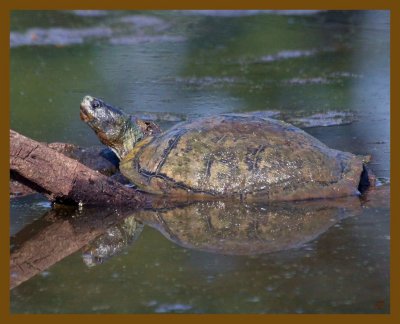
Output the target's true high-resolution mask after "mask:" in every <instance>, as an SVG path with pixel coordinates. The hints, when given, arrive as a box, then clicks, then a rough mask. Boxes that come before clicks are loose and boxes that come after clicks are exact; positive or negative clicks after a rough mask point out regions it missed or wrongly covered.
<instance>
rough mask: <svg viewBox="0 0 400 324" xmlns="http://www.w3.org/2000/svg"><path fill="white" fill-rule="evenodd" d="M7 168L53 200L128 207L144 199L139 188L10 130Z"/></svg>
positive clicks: (141, 202) (28, 185) (138, 204)
mask: <svg viewBox="0 0 400 324" xmlns="http://www.w3.org/2000/svg"><path fill="white" fill-rule="evenodd" d="M10 171H11V172H12V173H13V174H14V175H15V176H16V177H18V179H19V182H22V183H23V184H24V185H25V186H27V187H29V188H31V189H33V190H34V191H37V192H40V193H44V194H45V195H47V196H48V197H49V199H50V200H52V201H60V202H72V203H80V204H86V205H130V206H131V207H138V206H141V205H142V204H143V203H144V201H145V198H144V196H143V195H142V194H141V193H140V192H138V191H135V190H133V189H132V188H128V187H126V186H124V185H122V184H120V183H119V182H117V181H114V180H113V179H111V178H109V177H107V176H105V175H103V174H101V173H99V172H97V171H95V170H92V169H90V168H88V167H87V166H85V165H83V164H82V163H80V162H78V161H76V160H74V159H72V158H69V157H67V156H65V155H64V154H62V153H59V152H57V151H56V150H54V149H52V148H50V147H49V146H47V145H45V144H42V143H39V142H36V141H34V140H32V139H30V138H27V137H25V136H23V135H21V134H18V133H17V132H15V131H13V130H11V131H10Z"/></svg>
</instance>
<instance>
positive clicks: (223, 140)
mask: <svg viewBox="0 0 400 324" xmlns="http://www.w3.org/2000/svg"><path fill="white" fill-rule="evenodd" d="M120 169H121V172H122V173H123V174H124V175H125V176H126V177H128V178H129V179H130V180H131V181H132V182H133V183H135V184H136V185H137V186H138V187H139V188H141V189H143V190H144V191H147V192H150V193H156V194H168V195H190V196H196V195H197V196H206V197H211V196H217V197H221V196H239V197H240V198H244V199H250V198H252V197H257V198H258V197H262V198H263V199H267V200H301V199H310V198H327V197H339V196H345V195H352V194H357V193H358V190H357V187H358V184H359V181H360V175H361V173H362V171H363V162H362V159H361V158H360V157H358V156H356V155H353V154H351V153H346V152H341V151H338V150H334V149H330V148H328V147H327V146H326V145H325V144H323V143H322V142H320V141H319V140H317V139H316V138H314V137H312V136H311V135H309V134H307V133H305V132H304V131H302V130H300V129H299V128H297V127H294V126H293V125H290V124H287V123H284V122H281V121H278V120H274V119H269V118H261V117H257V116H251V115H250V116H249V115H244V114H227V115H220V116H213V117H205V118H200V119H197V120H195V121H192V122H185V123H180V124H177V125H176V126H174V127H173V128H171V129H169V130H168V131H166V132H164V133H161V134H158V135H155V136H152V137H151V136H150V137H147V138H145V139H144V140H142V141H141V142H139V143H138V144H137V145H136V146H135V148H134V149H133V150H132V151H131V152H130V153H129V154H128V155H127V156H126V157H125V158H124V159H123V160H122V161H121V163H120Z"/></svg>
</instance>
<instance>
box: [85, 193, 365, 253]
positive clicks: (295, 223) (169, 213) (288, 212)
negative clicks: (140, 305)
mask: <svg viewBox="0 0 400 324" xmlns="http://www.w3.org/2000/svg"><path fill="white" fill-rule="evenodd" d="M360 210H361V204H360V200H359V198H358V197H354V196H353V197H345V198H339V199H335V200H326V201H324V203H323V204H321V201H298V202H290V203H287V202H276V203H271V204H268V205H263V204H259V203H251V204H244V203H240V202H238V201H237V202H234V201H229V202H227V201H208V202H206V201H200V202H194V203H192V204H189V205H186V206H182V207H176V208H168V207H166V208H162V207H160V208H157V209H151V210H141V211H137V212H135V213H134V214H133V215H132V216H130V217H128V218H127V220H129V222H131V223H133V217H134V218H135V219H136V220H137V221H139V222H140V223H143V224H146V225H149V226H151V227H153V228H155V229H157V230H158V231H160V232H161V233H162V234H163V235H164V236H165V237H166V238H168V239H169V240H171V241H172V242H174V243H176V244H178V245H180V246H182V247H186V248H190V249H197V250H202V251H207V252H213V253H219V254H238V255H248V254H261V253H268V252H274V251H280V250H286V249H290V248H296V247H300V246H302V245H303V244H305V243H307V242H309V241H311V240H313V239H315V238H316V237H318V236H319V235H320V234H322V233H324V232H325V231H326V230H328V228H330V227H331V226H332V225H334V224H336V223H337V222H338V221H340V220H341V219H343V218H344V217H348V216H352V215H355V214H358V213H359V212H360ZM121 229H124V230H129V231H130V232H129V233H127V234H126V235H122V236H130V235H132V234H131V233H132V231H131V229H130V228H129V227H126V226H121V227H119V229H118V231H121ZM113 231H115V230H113ZM135 235H136V234H135ZM99 242H100V245H101V249H100V248H99V247H95V246H96V244H99ZM129 242H130V243H131V242H132V241H127V240H125V241H123V244H130V243H129ZM117 243H118V244H117V245H118V249H122V248H123V246H122V245H121V243H122V241H121V240H118V242H117ZM104 244H110V247H106V246H104ZM91 246H92V251H99V250H101V251H106V252H107V253H109V252H108V251H110V253H113V251H115V250H116V249H115V241H114V240H110V239H109V234H106V236H105V239H103V238H102V237H101V238H100V239H98V241H97V242H95V243H94V244H91ZM93 247H95V248H93ZM109 256H110V255H107V257H109ZM101 257H102V258H105V257H106V256H105V255H104V254H102V256H101Z"/></svg>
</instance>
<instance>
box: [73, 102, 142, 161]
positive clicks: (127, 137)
mask: <svg viewBox="0 0 400 324" xmlns="http://www.w3.org/2000/svg"><path fill="white" fill-rule="evenodd" d="M80 117H81V119H82V120H83V121H84V122H85V123H86V124H88V125H89V126H90V127H91V128H92V129H93V130H94V132H95V133H96V135H97V136H98V138H99V139H100V141H101V142H102V143H103V144H104V145H107V146H108V147H109V148H111V149H112V150H113V151H114V153H115V154H116V155H117V156H118V157H119V159H123V158H124V156H125V155H126V154H127V153H129V151H131V150H132V148H133V147H134V146H135V144H136V143H137V142H138V141H140V140H141V139H142V138H143V136H144V134H143V132H142V130H141V129H140V128H139V127H138V126H137V125H135V124H133V123H132V121H131V118H130V116H129V115H127V114H126V113H124V112H123V111H121V110H119V109H117V108H114V107H112V106H111V105H109V104H107V103H105V102H104V101H102V100H100V99H97V98H94V97H91V96H85V97H84V98H83V100H82V102H81V106H80Z"/></svg>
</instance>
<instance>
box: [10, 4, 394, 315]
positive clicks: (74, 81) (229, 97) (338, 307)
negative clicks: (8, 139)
mask: <svg viewBox="0 0 400 324" xmlns="http://www.w3.org/2000/svg"><path fill="white" fill-rule="evenodd" d="M92 14H93V15H82V14H80V13H79V12H78V13H73V12H14V13H13V14H12V17H11V30H12V35H11V90H10V91H11V109H10V113H11V127H12V128H13V129H15V130H16V131H18V132H21V133H22V134H24V135H27V136H30V137H32V138H34V139H36V140H39V141H46V142H53V141H58V142H70V143H75V144H78V145H81V146H89V145H94V144H98V140H97V138H96V137H95V135H94V134H93V132H92V131H90V130H89V129H88V128H87V126H85V125H84V123H83V122H82V121H81V120H80V119H79V110H78V109H79V108H78V106H79V103H80V100H81V98H82V97H83V96H84V95H86V94H91V95H94V96H98V97H102V98H104V99H105V100H106V101H108V102H110V103H113V104H115V105H117V106H120V107H123V108H124V109H125V110H126V111H128V112H130V113H134V112H135V111H141V112H157V113H177V114H183V115H186V116H189V117H190V116H193V117H195V116H202V115H210V114H217V113H222V112H250V111H263V110H276V111H280V112H281V113H284V114H285V115H286V116H310V115H313V114H316V113H327V112H331V111H336V112H351V113H353V114H354V115H355V117H356V121H354V122H353V123H350V124H346V125H341V126H331V127H314V128H307V129H306V131H307V132H309V133H310V134H312V135H314V136H315V137H317V138H318V139H320V140H321V141H323V142H324V143H326V144H327V145H329V146H330V147H333V148H337V149H340V150H344V151H350V152H353V153H357V154H371V155H372V163H371V168H372V169H373V170H374V172H375V173H376V175H377V176H378V177H380V178H387V179H388V178H389V177H390V129H389V126H390V110H389V103H390V92H389V85H390V84H389V63H390V61H389V45H390V43H389V13H388V12H383V11H381V12H379V11H368V12H319V13H304V14H302V15H295V14H293V13H287V12H285V13H281V14H276V13H274V12H272V13H271V12H251V13H250V14H249V13H243V12H233V13H232V12H231V13H229V12H224V13H223V14H221V13H218V12H179V11H169V12H100V13H96V12H92ZM96 14H97V15H96ZM55 27H61V28H62V29H53V28H55ZM32 28H41V29H33V30H32ZM71 29H72V30H71ZM171 124H172V123H171V122H170V123H163V126H164V127H168V126H170V125H171ZM357 199H358V198H357ZM371 200H373V201H374V202H373V203H370V204H364V205H362V206H363V207H360V204H359V202H357V201H356V202H353V203H351V206H358V209H357V212H353V210H352V208H350V209H346V208H345V209H343V208H336V209H335V210H334V216H330V217H329V219H334V221H331V223H329V221H328V223H326V224H325V225H323V226H322V225H321V229H320V230H317V229H318V228H317V227H315V229H316V230H315V231H314V232H312V233H314V234H312V235H311V234H310V232H307V233H308V234H307V235H309V240H308V241H307V240H305V241H306V243H305V242H302V244H299V246H297V247H295V248H292V249H289V250H284V251H280V252H273V253H262V254H252V255H227V254H221V251H220V253H212V252H206V251H204V248H203V249H202V248H201V247H202V245H201V244H200V243H198V241H196V242H197V243H196V244H193V242H192V244H191V245H190V246H189V247H190V248H189V247H188V245H187V244H186V245H185V244H183V243H184V242H182V237H180V241H179V240H176V239H175V240H174V238H176V237H177V235H175V236H174V235H172V236H171V233H169V234H168V233H165V231H164V234H165V235H167V237H170V239H172V241H171V240H168V239H167V238H166V237H164V236H163V235H162V234H161V233H160V232H159V231H158V230H156V229H154V228H158V229H159V230H160V226H153V227H151V226H148V225H145V226H144V228H143V230H142V232H141V233H140V235H139V236H138V237H137V238H135V240H134V242H132V243H131V245H129V246H128V247H127V248H125V249H122V251H120V253H119V254H117V255H116V256H114V257H113V258H110V259H108V260H107V261H106V262H104V263H103V264H101V265H98V266H95V267H87V266H86V265H85V263H84V262H83V259H82V252H81V251H80V250H78V251H77V252H74V253H72V254H69V256H68V253H66V255H65V257H63V258H62V259H61V261H59V262H58V263H55V264H54V265H53V266H51V267H49V268H48V269H46V270H45V271H43V272H40V273H39V274H38V275H36V276H34V277H32V278H31V279H29V280H28V281H25V282H24V283H22V284H21V285H19V286H18V287H16V288H14V289H13V290H11V311H12V312H13V313H53V312H56V313H91V312H103V313H153V312H157V313H160V312H179V313H387V312H389V311H390V304H389V256H390V253H389V252H390V251H389V245H390V231H389V225H390V224H389V222H390V209H389V205H388V202H389V194H388V193H387V194H384V195H380V196H378V198H376V196H375V198H374V197H373V198H371ZM238 210H241V209H240V208H239V209H238ZM251 210H252V209H251ZM46 212H48V213H50V215H52V214H51V213H52V211H50V206H49V205H48V204H47V203H46V200H45V199H44V198H43V197H41V196H38V195H36V196H31V197H26V198H23V199H19V200H13V201H12V203H11V229H10V232H11V235H14V234H16V233H18V232H19V231H21V230H22V229H23V228H24V227H25V226H29V224H31V223H32V222H33V221H34V220H35V219H36V221H35V222H34V223H33V224H32V227H28V230H26V231H28V232H29V231H30V232H32V233H31V234H29V235H28V237H29V236H32V237H34V236H35V235H36V234H35V233H40V231H41V230H43V229H44V228H47V227H46V226H50V225H49V224H53V223H54V224H55V225H57V224H58V223H57V222H58V221H59V220H57V218H51V217H50V216H49V214H47V215H46V214H45V213H46ZM185 212H186V213H187V216H190V215H191V214H192V215H193V210H191V211H190V212H189V211H183V213H182V214H183V215H185ZM338 212H340V213H339V214H340V215H339V214H338ZM210 213H211V212H210ZM243 213H245V211H244V212H243ZM278 214H279V213H278ZM292 214H293V215H297V216H299V215H301V212H292ZM72 215H75V216H76V217H74V219H72V217H69V216H72ZM79 215H80V217H81V218H79V217H78V216H79ZM226 215H229V213H226ZM251 215H252V217H256V216H255V215H258V214H257V213H255V212H254V210H253V211H251ZM40 217H42V219H41V220H40V219H39V218H40ZM63 217H64V218H62V219H63V220H64V223H62V224H64V225H65V226H68V228H69V226H70V227H71V229H72V230H71V232H72V233H74V235H78V234H79V235H81V236H79V237H86V236H85V235H86V233H92V232H93V228H95V229H96V228H98V227H96V226H98V225H96V226H94V225H93V226H94V227H93V228H92V229H91V230H87V229H85V228H86V227H85V226H86V225H85V226H84V225H82V224H85V223H84V221H83V220H85V219H86V218H85V217H89V216H87V215H86V214H85V211H81V212H80V213H77V211H71V212H67V213H66V215H64V216H63ZM82 217H83V218H82ZM91 217H93V216H91ZM99 217H100V216H99ZM218 217H219V218H217V219H218V220H219V221H221V217H222V220H224V221H225V223H223V222H222V221H221V222H222V223H223V224H225V225H226V221H227V220H226V219H224V216H218ZM237 217H239V219H241V218H240V214H239V215H237ZM257 217H264V216H257ZM76 218H78V219H81V220H82V221H81V223H80V222H79V221H77V220H76ZM38 219H39V220H38ZM55 219H56V220H55ZM289 219H290V218H289ZM215 222H216V221H215V220H213V219H211V224H213V225H214V226H215V224H219V223H218V222H217V223H215ZM89 223H90V222H89ZM150 223H151V222H149V224H150ZM222 223H221V224H222ZM228 223H229V221H228ZM239 223H240V222H239ZM54 224H53V225H54ZM60 224H61V223H60ZM207 224H208V223H207ZM229 224H230V223H229ZM153 225H154V224H153ZM230 225H232V224H230ZM102 226H103V227H104V225H102ZM100 227H101V226H100ZM192 227H195V226H194V225H193V226H192ZM239 227H240V226H239ZM289 227H290V226H289ZM48 228H49V229H52V227H48ZM187 228H191V226H190V225H188V226H187ZM90 231H92V232H90ZM43 232H44V231H43ZM201 233H203V232H201ZM218 233H219V234H218V235H222V234H221V233H220V232H218ZM237 233H238V234H237V235H238V236H240V233H241V232H240V231H238V232H237ZM256 233H258V232H256ZM258 234H259V233H258ZM24 235H26V234H24ZM20 236H21V234H20ZM16 237H18V234H17V235H16ZM185 237H186V236H185ZM187 237H189V236H187ZM190 237H192V236H190ZM217 238H218V236H217ZM225 238H226V237H225ZM57 239H60V240H62V239H63V237H62V236H60V237H57V236H55V238H54V240H57ZM64 239H65V238H64ZM202 239H203V241H202V242H203V243H202V244H203V245H204V240H205V242H206V243H207V244H210V242H213V241H212V240H211V239H210V237H208V238H207V237H206V238H204V237H202ZM173 241H174V242H173ZM266 241H268V240H267V239H266ZM59 245H62V244H61V243H60V244H59ZM67 248H70V249H71V251H72V252H73V251H75V250H76V249H75V250H74V249H73V248H71V246H70V245H68V244H67V245H66V248H65V249H66V250H67Z"/></svg>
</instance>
